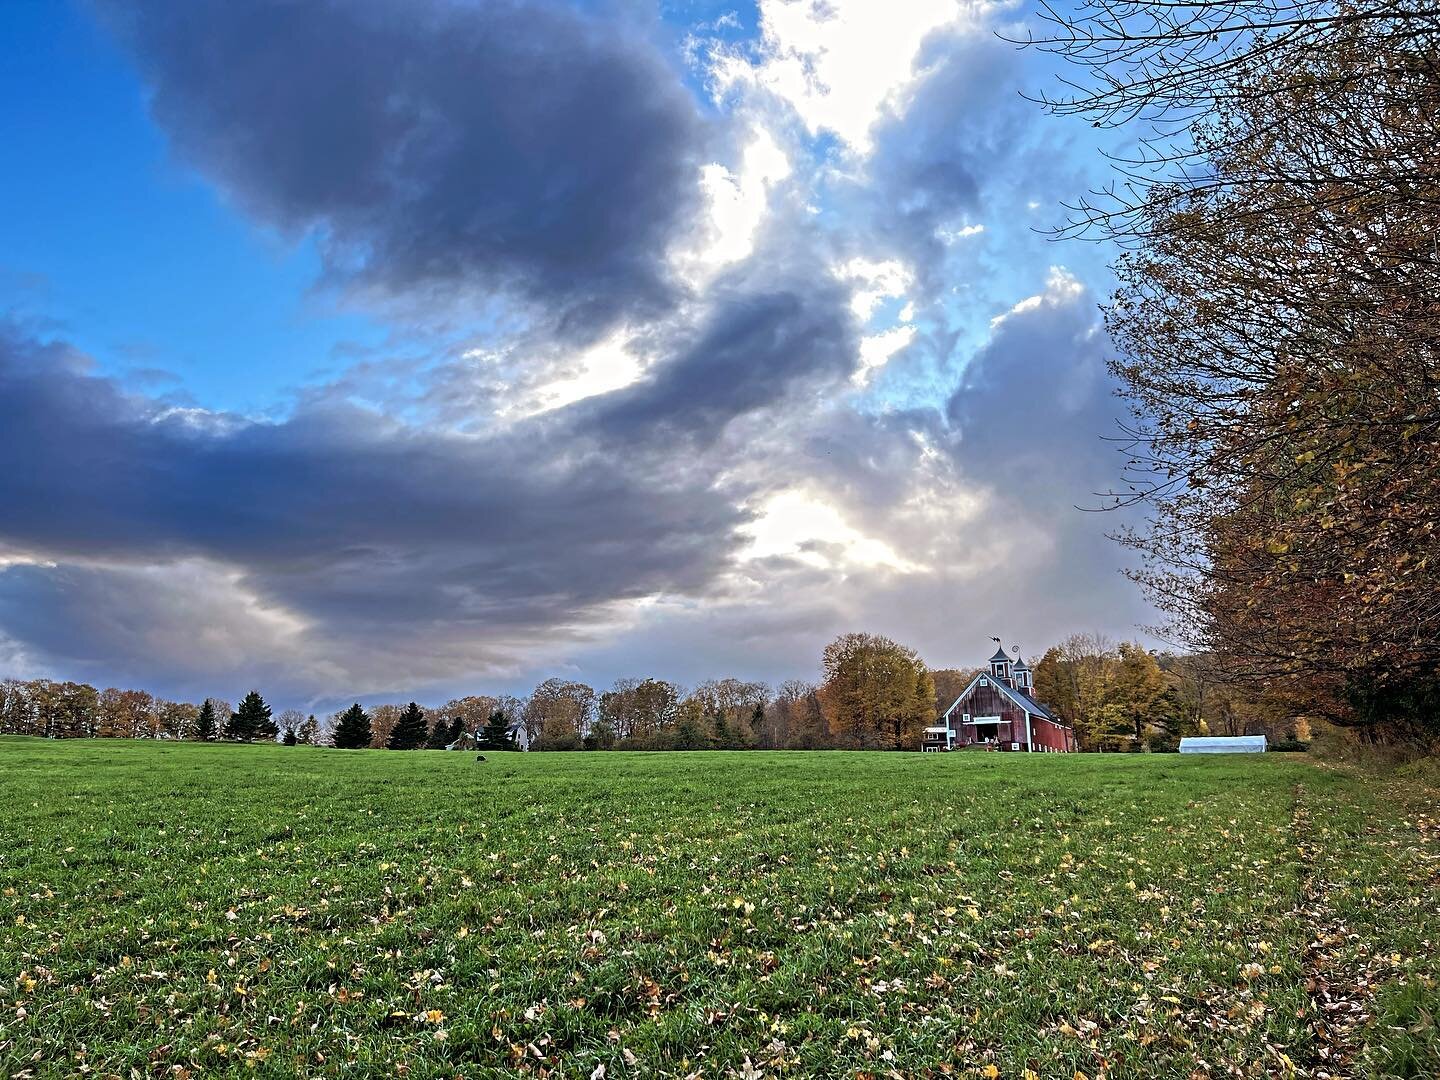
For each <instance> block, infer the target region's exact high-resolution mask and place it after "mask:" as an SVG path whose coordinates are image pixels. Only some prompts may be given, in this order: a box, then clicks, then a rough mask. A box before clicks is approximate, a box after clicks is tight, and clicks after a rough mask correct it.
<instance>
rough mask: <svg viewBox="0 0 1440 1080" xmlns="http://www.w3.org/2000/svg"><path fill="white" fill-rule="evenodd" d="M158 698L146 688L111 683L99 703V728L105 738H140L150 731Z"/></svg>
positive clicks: (97, 733)
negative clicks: (151, 716)
mask: <svg viewBox="0 0 1440 1080" xmlns="http://www.w3.org/2000/svg"><path fill="white" fill-rule="evenodd" d="M154 704H155V699H154V698H153V697H151V696H150V695H149V694H148V693H146V692H145V691H144V690H121V689H120V688H118V687H114V686H110V687H106V688H105V689H104V690H102V691H100V694H99V697H98V699H97V702H96V719H97V730H96V732H95V734H96V735H97V736H99V737H100V738H102V739H140V738H145V737H146V736H147V735H148V734H149V726H150V710H151V708H152V707H153V706H154Z"/></svg>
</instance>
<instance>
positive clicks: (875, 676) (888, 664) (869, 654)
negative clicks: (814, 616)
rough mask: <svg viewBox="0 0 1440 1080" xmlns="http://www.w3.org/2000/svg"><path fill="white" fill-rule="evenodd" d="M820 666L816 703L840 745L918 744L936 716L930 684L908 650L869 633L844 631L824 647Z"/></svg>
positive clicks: (890, 746) (925, 670) (900, 746)
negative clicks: (848, 632)
mask: <svg viewBox="0 0 1440 1080" xmlns="http://www.w3.org/2000/svg"><path fill="white" fill-rule="evenodd" d="M821 666H822V669H823V671H824V675H825V680H824V682H823V684H822V685H821V687H820V691H819V698H820V704H821V707H822V709H823V710H824V714H825V719H826V721H827V722H828V724H829V727H830V732H831V734H832V735H833V736H834V737H835V739H836V740H837V741H838V742H839V743H840V744H841V745H844V746H851V747H863V748H867V749H892V750H899V749H903V748H908V747H913V746H918V745H919V738H920V731H921V729H922V728H924V727H925V726H926V725H927V724H929V723H931V722H932V721H933V719H934V716H935V683H934V681H933V680H932V679H931V677H930V671H929V669H928V668H926V666H925V664H924V663H923V662H922V661H921V659H920V657H919V655H918V654H917V653H916V652H915V651H914V650H913V649H909V648H906V647H905V646H903V645H900V644H897V643H896V642H894V641H891V640H890V639H889V638H885V637H879V636H877V635H874V634H844V635H842V636H840V637H838V638H836V639H835V640H834V641H832V642H831V643H830V644H829V645H827V646H826V647H825V653H824V656H823V658H822V663H821Z"/></svg>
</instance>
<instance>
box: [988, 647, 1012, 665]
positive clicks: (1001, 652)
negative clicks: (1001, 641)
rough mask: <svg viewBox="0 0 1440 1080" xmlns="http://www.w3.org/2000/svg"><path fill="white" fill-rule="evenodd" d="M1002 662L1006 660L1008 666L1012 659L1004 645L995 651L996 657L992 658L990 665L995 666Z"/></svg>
mask: <svg viewBox="0 0 1440 1080" xmlns="http://www.w3.org/2000/svg"><path fill="white" fill-rule="evenodd" d="M1001 660H1004V661H1005V662H1006V663H1007V664H1008V663H1009V662H1010V657H1009V656H1008V655H1007V654H1006V652H1005V646H1004V645H1001V646H1000V647H999V648H998V649H996V650H995V655H994V656H992V657H990V659H989V661H988V663H991V664H994V663H997V662H998V661H1001Z"/></svg>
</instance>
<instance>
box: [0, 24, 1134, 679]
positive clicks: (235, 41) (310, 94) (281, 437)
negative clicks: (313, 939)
mask: <svg viewBox="0 0 1440 1080" xmlns="http://www.w3.org/2000/svg"><path fill="white" fill-rule="evenodd" d="M1027 17H1028V15H1027V12H1026V10H1025V9H1024V8H1023V7H1009V6H999V7H997V6H992V5H984V4H957V3H954V2H953V0H949V2H944V0H910V2H906V3H899V4H894V5H885V6H883V7H882V6H880V5H875V4H871V3H859V2H844V3H838V2H837V3H828V4H812V3H807V2H803V0H801V2H770V0H766V2H764V3H762V4H760V5H759V6H758V7H754V6H745V5H740V6H736V5H727V4H719V5H714V4H705V5H699V4H686V3H672V4H665V5H661V6H660V7H658V8H656V7H652V6H649V5H646V4H641V3H625V4H608V3H607V4H585V5H568V4H562V3H558V2H539V0H535V2H519V0H516V2H510V3H503V4H484V5H478V4H464V3H458V2H451V0H424V2H421V3H415V4H402V3H400V2H399V0H394V2H390V0H375V2H372V3H368V4H360V5H355V4H350V5H346V4H338V3H337V4H325V3H315V4H306V5H295V4H289V3H285V2H275V3H261V4H254V5H244V6H242V7H238V8H237V7H234V6H231V5H224V4H219V3H213V4H212V3H208V2H200V3H195V4H193V5H184V6H183V7H177V6H173V5H168V4H163V3H139V4H108V3H100V4H96V5H93V6H91V5H70V4H63V3H40V2H27V3H21V4H16V5H11V6H10V7H8V8H7V9H6V14H5V17H4V18H5V23H6V27H5V30H6V32H5V34H4V35H3V40H0V94H3V95H4V100H6V101H8V102H11V103H14V106H12V108H10V109H8V110H6V111H5V114H4V116H3V118H0V137H3V139H4V145H5V146H6V147H7V159H8V165H7V168H6V169H5V170H0V214H3V228H0V311H4V312H6V313H7V314H6V316H5V318H6V324H5V325H6V329H5V331H4V333H3V335H0V390H3V391H4V393H5V395H6V397H7V398H8V399H9V400H10V401H11V402H12V403H13V404H12V406H11V409H12V411H11V413H10V419H9V420H7V421H6V422H5V424H4V428H3V429H0V476H3V478H0V498H3V499H4V502H5V505H6V506H7V507H9V508H11V512H10V513H8V514H6V515H5V517H4V519H3V520H0V673H4V672H5V671H8V672H11V673H14V674H17V675H33V674H50V675H53V676H58V677H74V678H84V679H88V680H90V681H94V682H97V683H100V684H109V683H120V684H124V685H142V686H148V687H151V688H153V689H155V690H157V691H159V692H162V693H167V694H174V695H177V696H189V697H200V696H205V695H206V694H210V693H215V694H220V695H221V696H227V695H230V696H233V695H234V694H236V693H240V692H243V690H244V689H246V688H248V687H249V686H250V685H252V684H262V683H263V684H264V686H265V687H267V688H268V689H269V690H270V691H271V693H272V695H274V696H277V697H279V698H280V699H281V700H282V703H283V704H299V705H304V704H312V705H314V704H317V703H318V704H324V703H328V702H333V701H339V700H340V699H342V698H344V699H348V698H350V697H352V696H360V697H362V698H365V699H367V700H380V699H387V698H409V697H417V696H418V697H420V698H421V699H422V700H424V699H426V698H427V697H438V698H442V699H443V697H445V696H449V695H450V694H452V693H460V692H466V691H479V690H488V691H495V690H507V691H511V690H522V689H524V688H525V687H526V686H528V685H533V683H534V682H535V681H537V679H538V678H541V677H544V676H545V675H548V674H563V675H569V676H571V677H578V678H584V679H586V680H587V681H590V682H592V683H593V684H595V685H597V686H600V687H602V688H603V687H604V686H605V685H606V684H608V682H609V681H610V680H611V679H614V678H617V677H623V676H630V675H655V676H661V677H669V678H673V679H676V680H679V681H681V682H689V683H693V682H695V681H698V680H699V679H702V678H705V677H708V676H723V675H731V674H733V675H739V676H743V677H746V678H760V679H766V680H770V681H779V680H780V679H783V678H786V677H791V676H798V677H811V676H813V674H814V668H815V665H816V662H817V659H818V654H819V651H820V648H821V647H822V646H823V644H824V643H825V641H826V640H828V639H829V638H830V637H833V636H834V635H835V634H836V633H839V632H843V631H846V630H851V629H868V630H873V631H876V632H882V633H888V634H890V635H891V636H894V637H896V638H897V639H899V640H901V641H905V642H907V643H909V644H912V645H914V646H916V647H917V648H919V649H920V651H921V653H922V655H924V656H925V657H926V659H927V660H929V661H930V662H931V663H932V664H934V665H935V666H951V665H965V664H969V663H972V662H974V661H975V660H976V659H983V657H980V656H979V651H980V650H982V649H984V648H985V647H986V645H985V643H986V642H987V641H988V639H989V636H990V635H991V634H992V633H999V634H1004V635H1006V636H1007V639H1018V640H1020V641H1021V642H1022V644H1023V645H1025V646H1027V647H1029V648H1030V649H1031V650H1034V651H1038V650H1041V649H1043V648H1044V646H1045V645H1048V644H1050V643H1051V642H1053V641H1054V640H1056V639H1058V638H1059V637H1062V636H1064V635H1066V634H1068V633H1071V632H1075V631H1080V630H1093V629H1099V630H1101V631H1104V632H1107V633H1110V634H1113V635H1117V636H1119V635H1126V636H1132V635H1133V634H1134V633H1135V624H1136V622H1137V620H1143V619H1144V618H1145V616H1146V613H1145V611H1144V610H1143V608H1142V607H1141V606H1140V602H1139V600H1138V597H1137V596H1136V595H1135V593H1134V590H1133V588H1132V587H1131V586H1130V585H1129V584H1128V583H1126V582H1125V581H1124V579H1123V578H1122V577H1121V576H1120V574H1119V568H1120V567H1121V566H1122V565H1123V557H1122V553H1121V552H1119V551H1118V550H1117V549H1116V548H1115V547H1114V546H1113V545H1111V544H1110V543H1109V542H1108V541H1107V540H1105V538H1104V535H1103V533H1104V532H1105V530H1106V529H1107V528H1113V526H1114V524H1115V523H1114V522H1113V521H1111V520H1110V519H1108V518H1098V517H1097V516H1095V515H1088V514H1084V513H1080V512H1079V511H1077V510H1076V509H1075V507H1076V505H1077V504H1079V505H1086V504H1093V503H1094V501H1095V500H1094V498H1093V497H1092V493H1093V492H1095V491H1096V490H1100V489H1102V488H1104V487H1105V486H1107V485H1108V484H1109V483H1111V482H1112V480H1113V477H1114V475H1115V474H1116V473H1117V472H1118V468H1119V465H1120V462H1119V461H1118V459H1117V458H1116V455H1115V454H1114V453H1113V451H1112V450H1110V449H1109V448H1108V447H1107V446H1106V445H1105V444H1103V443H1102V442H1101V440H1100V436H1101V435H1102V434H1106V433H1108V432H1109V431H1110V430H1112V427H1113V421H1114V417H1115V416H1117V415H1119V414H1120V413H1121V411H1122V403H1120V402H1118V401H1116V400H1115V399H1114V398H1113V396H1112V393H1111V391H1112V386H1111V383H1110V381H1109V378H1108V376H1107V375H1106V373H1105V370H1104V362H1105V359H1106V356H1107V346H1106V342H1105V341H1104V338H1103V334H1102V333H1101V332H1100V330H1099V327H1098V315H1097V304H1098V303H1099V302H1100V300H1101V299H1102V298H1103V296H1104V295H1105V293H1106V292H1107V291H1108V288H1109V277H1108V272H1107V271H1106V269H1105V263H1106V260H1107V259H1108V257H1109V255H1110V253H1109V252H1107V251H1106V250H1104V249H1103V248H1100V247H1096V246H1094V245H1088V244H1080V243H1071V242H1067V243H1061V244H1056V243H1054V242H1053V241H1051V240H1050V239H1048V238H1047V237H1046V236H1045V235H1044V234H1043V230H1045V229H1046V228H1048V227H1050V226H1053V225H1055V224H1057V223H1059V222H1060V221H1062V220H1063V216H1064V211H1063V209H1062V206H1061V204H1062V203H1063V202H1065V201H1073V200H1074V199H1075V198H1077V197H1079V195H1080V194H1082V193H1083V191H1084V190H1085V189H1086V188H1087V187H1090V186H1094V185H1095V184H1097V183H1100V182H1103V180H1104V178H1105V173H1104V166H1103V162H1102V161H1101V160H1100V158H1099V153H1098V151H1099V149H1100V145H1099V143H1098V141H1097V138H1096V136H1095V135H1094V133H1093V132H1091V131H1090V130H1089V129H1087V128H1086V127H1085V126H1084V125H1083V124H1078V123H1075V122H1070V121H1066V120H1062V119H1056V118H1053V117H1049V116H1047V115H1046V114H1044V113H1043V112H1042V111H1041V110H1040V109H1039V108H1038V107H1036V106H1034V105H1033V104H1031V103H1029V102H1027V101H1025V100H1023V98H1022V97H1021V91H1022V90H1023V91H1028V92H1034V91H1035V90H1037V89H1039V88H1040V87H1041V86H1042V85H1044V84H1045V82H1046V81H1047V80H1048V79H1051V78H1053V75H1054V70H1053V67H1052V65H1051V64H1050V63H1049V62H1048V61H1047V58H1046V57H1044V56H1043V55H1041V54H1038V53H1035V52H1033V51H1017V50H1015V49H1014V48H1013V47H1011V46H1009V45H1008V44H1006V43H1004V42H1003V41H1000V40H999V39H998V38H997V37H996V31H997V30H1014V29H1015V28H1016V27H1018V26H1020V25H1022V24H1023V23H1024V20H1025V19H1026V18H1027Z"/></svg>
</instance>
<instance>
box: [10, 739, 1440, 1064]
mask: <svg viewBox="0 0 1440 1080" xmlns="http://www.w3.org/2000/svg"><path fill="white" fill-rule="evenodd" d="M1437 819H1440V812H1437V809H1436V802H1435V800H1434V797H1433V795H1432V794H1429V793H1427V792H1426V791H1424V790H1423V789H1421V788H1419V787H1417V786H1405V785H1401V784H1395V783H1385V784H1382V783H1379V782H1376V781H1366V780H1362V779H1359V778H1356V777H1352V776H1349V775H1346V774H1342V773H1339V772H1336V771H1328V770H1324V769H1321V768H1318V767H1316V766H1315V765H1313V764H1310V763H1308V762H1306V761H1303V760H1295V759H1290V758H1285V757H1282V756H1279V755H1268V756H1265V757H1239V758H1214V757H1212V758H1193V757H1189V758H1180V757H1178V756H1158V755H1157V756H1151V755H1145V756H1106V757H1092V756H1049V755H1047V756H1034V757H1027V756H1022V755H1004V754H951V755H933V756H932V755H924V756H922V755H918V754H904V755H901V754H888V755H886V754H858V753H856V754H844V753H736V754H727V753H704V754H650V755H641V754H570V755H542V754H533V755H528V756H527V755H519V754H508V755H492V756H491V760H490V761H489V762H488V763H486V764H479V763H477V762H476V761H475V759H474V756H473V755H470V754H445V753H433V752H432V753H418V752H417V753H410V754H399V753H386V752H381V751H362V752H341V751H334V750H315V749H309V748H293V749H289V748H282V747H274V746H252V747H239V746H197V745H172V744H140V743H123V742H104V743H99V742H76V743H59V744H47V743H43V742H38V741H32V740H20V739H11V740H3V739H0V829H3V832H0V1075H8V1076H12V1077H23V1076H31V1075H34V1076H62V1075H63V1076H72V1075H78V1074H82V1073H86V1074H89V1075H94V1076H108V1075H117V1076H127V1077H128V1076H172V1077H186V1076H202V1075H217V1074H234V1075H273V1076H296V1075H335V1076H372V1075H405V1076H410V1077H421V1076H445V1077H451V1076H466V1077H484V1076H509V1075H515V1074H517V1073H528V1074H532V1075H550V1076H576V1077H600V1076H605V1077H611V1078H614V1077H622V1076H655V1077H661V1076H675V1077H685V1076H737V1077H742V1078H745V1080H754V1078H756V1077H759V1076H766V1077H773V1076H781V1075H789V1076H797V1077H809V1076H817V1077H830V1076H837V1077H838V1076H849V1077H854V1076H876V1077H878V1076H923V1075H946V1074H953V1075H959V1076H974V1077H995V1076H999V1077H1017V1078H1019V1077H1025V1076H1032V1075H1033V1076H1039V1077H1064V1078H1066V1080H1071V1078H1074V1077H1078V1076H1085V1077H1089V1078H1096V1077H1100V1076H1116V1077H1118V1076H1143V1077H1162V1076H1165V1077H1168V1076H1175V1077H1190V1076H1214V1077H1220V1076H1229V1075H1236V1076H1239V1075H1245V1076H1260V1075H1278V1076H1284V1075H1300V1076H1323V1075H1333V1076H1344V1075H1380V1076H1392V1075H1393V1076H1427V1075H1436V1073H1437V1072H1440V1041H1437V1035H1436V1030H1435V1021H1434V1020H1433V1019H1432V1018H1433V1016H1434V1015H1435V1012H1436V1009H1437V1006H1440V991H1437V989H1436V982H1435V978H1436V975H1437V966H1440V959H1437V953H1440V909H1437V880H1440V820H1437ZM1027 1070H1028V1072H1027Z"/></svg>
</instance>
